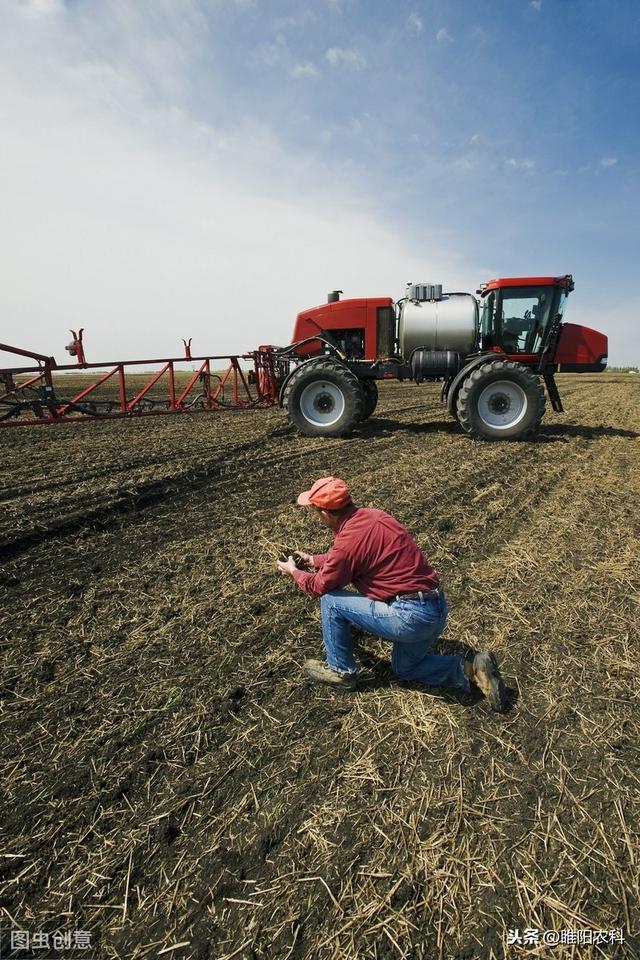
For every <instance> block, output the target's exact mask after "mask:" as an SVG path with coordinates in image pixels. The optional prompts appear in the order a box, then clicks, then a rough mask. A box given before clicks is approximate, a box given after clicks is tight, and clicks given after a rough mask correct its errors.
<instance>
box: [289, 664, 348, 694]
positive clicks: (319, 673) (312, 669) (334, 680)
mask: <svg viewBox="0 0 640 960" xmlns="http://www.w3.org/2000/svg"><path fill="white" fill-rule="evenodd" d="M302 669H303V671H304V674H305V676H307V677H308V678H309V680H313V682H314V683H327V684H328V685H329V686H330V687H335V688H336V689H337V690H355V689H356V675H355V673H338V671H337V670H332V669H331V667H328V666H327V664H326V663H323V662H322V661H321V660H306V661H305V663H304V666H303V667H302Z"/></svg>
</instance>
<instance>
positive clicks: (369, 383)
mask: <svg viewBox="0 0 640 960" xmlns="http://www.w3.org/2000/svg"><path fill="white" fill-rule="evenodd" d="M360 386H361V387H362V390H363V393H364V411H363V414H362V419H363V420H368V419H369V417H370V416H371V414H372V413H373V411H374V410H375V408H376V407H377V406H378V384H377V383H376V382H375V380H361V381H360Z"/></svg>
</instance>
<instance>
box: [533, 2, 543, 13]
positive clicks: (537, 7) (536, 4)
mask: <svg viewBox="0 0 640 960" xmlns="http://www.w3.org/2000/svg"><path fill="white" fill-rule="evenodd" d="M531 6H532V7H533V9H534V10H537V11H538V13H540V11H541V10H542V0H531Z"/></svg>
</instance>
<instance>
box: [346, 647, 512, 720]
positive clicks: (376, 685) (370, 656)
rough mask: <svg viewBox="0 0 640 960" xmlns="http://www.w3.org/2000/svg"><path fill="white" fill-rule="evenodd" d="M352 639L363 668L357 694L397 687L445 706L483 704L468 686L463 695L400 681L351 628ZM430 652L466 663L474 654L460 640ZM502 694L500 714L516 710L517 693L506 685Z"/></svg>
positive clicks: (459, 691) (460, 692)
mask: <svg viewBox="0 0 640 960" xmlns="http://www.w3.org/2000/svg"><path fill="white" fill-rule="evenodd" d="M353 639H354V646H355V647H356V650H357V654H358V660H359V661H360V663H361V665H362V667H363V668H364V672H363V675H362V676H360V677H359V678H358V690H359V691H367V690H383V689H385V688H393V687H399V688H401V689H403V690H416V691H418V692H420V693H423V694H424V695H425V696H429V697H433V699H434V700H443V701H444V702H445V703H452V704H453V703H455V704H458V705H459V706H463V707H468V706H475V705H476V704H478V703H481V702H484V700H485V698H484V695H483V694H482V693H481V692H480V690H479V689H478V688H477V687H476V686H475V685H474V684H471V691H470V692H469V693H467V692H466V690H456V689H454V688H450V687H428V686H426V685H425V684H423V683H417V682H416V681H415V680H402V679H401V678H400V677H397V676H396V675H395V674H394V673H393V671H392V669H391V663H390V661H389V660H388V659H386V658H384V657H382V656H380V655H379V654H378V653H377V652H376V651H375V650H372V649H371V647H370V645H369V642H368V641H369V637H368V635H367V634H365V633H363V632H362V631H359V630H358V629H357V628H353ZM432 652H433V653H442V654H452V653H453V654H457V655H458V656H461V657H462V658H463V659H465V660H467V659H472V658H473V656H474V654H476V653H477V652H478V651H477V650H475V649H474V648H473V647H470V646H469V645H468V644H467V643H464V642H463V641H461V640H438V641H437V642H436V643H435V644H434V645H433V650H432ZM503 679H504V678H503ZM504 690H505V708H504V711H503V713H504V714H506V713H510V712H511V711H512V710H513V708H514V707H515V706H516V704H517V702H518V691H517V689H515V688H514V687H510V686H508V685H507V684H506V683H505V685H504Z"/></svg>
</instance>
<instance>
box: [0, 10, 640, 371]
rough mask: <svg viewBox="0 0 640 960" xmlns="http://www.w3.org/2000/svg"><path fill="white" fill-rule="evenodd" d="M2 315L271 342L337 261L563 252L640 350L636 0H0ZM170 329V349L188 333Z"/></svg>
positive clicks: (493, 260) (462, 285)
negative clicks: (637, 272) (638, 318)
mask: <svg viewBox="0 0 640 960" xmlns="http://www.w3.org/2000/svg"><path fill="white" fill-rule="evenodd" d="M0 28H1V29H0V55H1V63H2V65H1V66H0V117H2V122H3V131H4V135H3V141H4V146H3V151H2V154H1V155H0V164H1V165H2V168H3V175H2V183H3V194H4V197H3V208H4V216H3V222H4V229H3V231H2V234H0V237H1V239H0V243H1V244H2V256H3V261H4V264H5V282H4V283H3V285H2V287H1V288H0V305H1V306H2V314H1V315H2V317H3V319H2V321H0V323H1V325H2V326H1V331H2V340H4V341H6V342H10V343H16V344H22V345H24V346H30V347H32V348H33V349H36V350H42V351H43V352H47V353H48V352H52V353H54V354H55V355H56V356H57V357H58V359H60V360H61V359H62V358H63V353H62V346H63V344H64V343H65V342H66V341H67V339H68V337H67V336H66V332H67V329H68V327H77V326H81V325H84V326H85V327H86V328H87V332H86V337H87V341H88V350H87V353H88V354H89V359H96V360H97V359H112V358H116V357H121V356H124V357H126V356H155V355H164V354H167V353H175V352H176V351H178V348H179V346H180V337H182V336H193V337H194V346H195V347H197V349H198V352H219V353H226V352H229V351H241V350H247V349H251V348H252V347H254V346H257V345H258V344H259V343H266V342H275V343H283V342H287V341H288V339H289V338H290V333H291V329H292V326H293V320H294V316H295V313H296V312H297V311H298V310H300V309H303V308H305V307H307V306H310V305H312V304H314V303H318V302H321V301H322V300H323V299H324V297H325V294H326V292H327V291H328V290H330V289H333V288H334V287H339V288H342V289H344V290H345V293H346V294H347V295H354V296H362V295H367V294H370V295H389V296H392V297H394V298H397V297H400V296H401V295H402V292H403V289H404V285H405V283H406V282H407V281H408V280H412V281H422V280H425V281H436V282H442V283H443V284H444V286H445V289H447V288H448V289H459V290H470V291H473V290H475V288H476V287H477V285H478V284H479V283H480V282H482V281H485V280H488V279H490V278H491V277H493V276H509V275H526V274H532V275H533V274H561V273H568V272H570V273H573V275H574V278H575V281H576V291H575V293H574V294H573V295H572V298H571V299H570V301H569V312H568V314H567V319H568V320H572V321H574V322H582V323H587V324H589V325H591V326H595V327H597V328H599V329H602V330H603V331H605V332H606V333H608V334H609V337H610V349H609V353H610V362H611V363H612V364H622V363H635V364H637V363H640V333H639V330H638V322H637V319H636V317H637V314H638V312H639V308H640V295H639V294H638V290H637V283H636V275H635V270H636V264H637V261H638V248H639V243H638V240H639V227H638V223H639V220H640V217H639V215H640V209H639V207H640V203H639V199H638V152H639V151H638V140H639V138H640V137H639V132H638V121H637V116H638V113H639V110H638V107H639V106H640V69H639V66H638V65H639V63H640V60H639V56H638V54H639V47H640V7H639V6H638V5H637V3H635V2H631V0H620V2H615V3H611V2H604V0H571V2H561V0H533V2H531V0H509V2H506V0H505V2H501V0H491V2H489V0H457V2H452V0H449V2H441V0H429V2H424V0H420V2H418V0H414V2H404V0H397V2H395V3H394V4H390V3H383V2H379V0H368V2H365V0H313V2H308V3H306V2H304V0H299V2H292V0H290V2H285V0H273V2H267V0H67V2H66V3H65V2H63V0H0ZM178 352H179V351H178Z"/></svg>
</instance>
